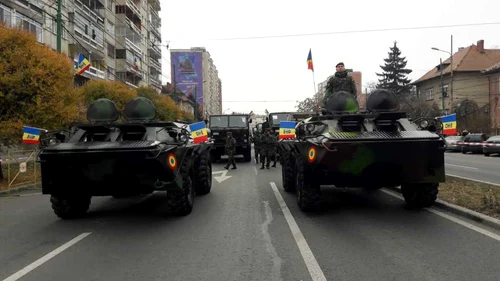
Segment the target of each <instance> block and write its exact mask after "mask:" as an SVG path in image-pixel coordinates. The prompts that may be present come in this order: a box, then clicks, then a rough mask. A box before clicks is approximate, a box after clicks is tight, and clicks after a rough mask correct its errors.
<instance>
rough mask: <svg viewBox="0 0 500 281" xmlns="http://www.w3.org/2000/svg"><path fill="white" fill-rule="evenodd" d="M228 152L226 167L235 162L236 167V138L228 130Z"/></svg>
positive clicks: (234, 166) (234, 167)
mask: <svg viewBox="0 0 500 281" xmlns="http://www.w3.org/2000/svg"><path fill="white" fill-rule="evenodd" d="M225 148H226V154H227V165H226V167H224V169H229V165H231V164H233V169H236V161H234V153H235V152H236V140H235V139H234V138H233V134H232V133H231V132H227V139H226V147H225Z"/></svg>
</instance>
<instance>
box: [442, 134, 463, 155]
mask: <svg viewBox="0 0 500 281" xmlns="http://www.w3.org/2000/svg"><path fill="white" fill-rule="evenodd" d="M463 139H464V137H462V136H449V137H446V138H445V139H444V140H445V141H446V151H455V152H460V151H462V141H463Z"/></svg>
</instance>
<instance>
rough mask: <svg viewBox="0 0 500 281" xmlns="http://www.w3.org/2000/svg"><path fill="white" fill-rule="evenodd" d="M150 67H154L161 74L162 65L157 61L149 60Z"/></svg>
mask: <svg viewBox="0 0 500 281" xmlns="http://www.w3.org/2000/svg"><path fill="white" fill-rule="evenodd" d="M149 65H150V66H152V67H154V68H155V69H156V70H158V71H159V72H161V63H160V62H158V61H157V60H155V59H150V60H149Z"/></svg>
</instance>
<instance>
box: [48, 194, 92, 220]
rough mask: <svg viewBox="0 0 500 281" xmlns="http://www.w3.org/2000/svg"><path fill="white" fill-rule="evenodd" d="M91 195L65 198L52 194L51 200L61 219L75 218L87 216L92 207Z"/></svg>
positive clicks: (55, 211)
mask: <svg viewBox="0 0 500 281" xmlns="http://www.w3.org/2000/svg"><path fill="white" fill-rule="evenodd" d="M90 201H91V197H90V196H82V197H76V198H64V197H63V196H57V195H51V196H50V202H51V203H52V209H53V210H54V213H55V214H56V215H57V216H58V217H59V218H61V219H74V218H79V217H83V216H85V214H86V213H87V211H88V210H89V207H90Z"/></svg>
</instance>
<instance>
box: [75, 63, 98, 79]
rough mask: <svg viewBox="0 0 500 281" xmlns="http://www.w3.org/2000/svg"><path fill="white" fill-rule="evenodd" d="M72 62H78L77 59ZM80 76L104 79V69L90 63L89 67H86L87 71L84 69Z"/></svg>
mask: <svg viewBox="0 0 500 281" xmlns="http://www.w3.org/2000/svg"><path fill="white" fill-rule="evenodd" d="M74 62H75V64H76V63H78V60H74ZM81 76H83V77H85V78H89V79H94V78H97V79H103V80H104V79H106V76H105V73H104V71H102V70H99V69H97V68H95V67H93V66H92V63H91V66H90V68H89V69H87V71H85V72H84V73H82V75H81Z"/></svg>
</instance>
